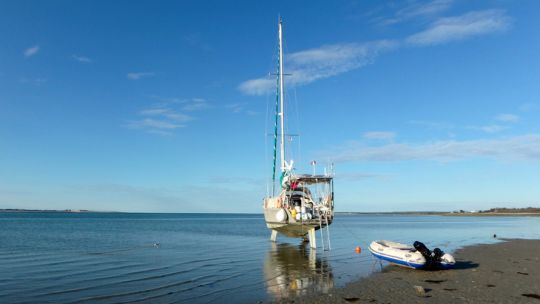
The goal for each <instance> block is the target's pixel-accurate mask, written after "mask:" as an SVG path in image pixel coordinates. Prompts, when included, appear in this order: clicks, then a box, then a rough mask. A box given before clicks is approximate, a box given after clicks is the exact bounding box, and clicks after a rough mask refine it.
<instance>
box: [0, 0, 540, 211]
mask: <svg viewBox="0 0 540 304" xmlns="http://www.w3.org/2000/svg"><path fill="white" fill-rule="evenodd" d="M539 10H540V2H538V1H532V0H531V1H520V2H515V1H502V0H501V1H474V2H472V1H463V0H433V1H396V2H390V1H388V2H381V1H336V2H333V4H332V5H330V6H328V5H326V4H325V3H324V2H322V1H321V2H320V3H319V2H313V1H272V2H270V1H266V2H263V1H235V2H225V1H181V2H180V1H159V2H156V1H113V2H111V1H0V41H2V43H1V45H0V168H1V169H0V208H38V209H66V208H70V209H91V210H115V211H138V212H260V208H261V202H262V198H263V197H264V195H265V194H266V189H267V187H266V180H267V179H268V178H269V177H270V176H271V158H270V152H271V138H269V137H268V136H266V134H267V133H271V132H272V131H271V129H272V123H271V119H272V113H271V112H272V110H271V108H272V107H273V102H274V100H275V96H274V94H275V79H273V78H272V77H269V76H268V74H269V73H274V72H275V66H276V56H277V54H276V48H277V41H276V39H277V19H278V15H281V16H282V17H283V19H284V36H285V43H284V45H285V60H284V61H285V69H286V72H288V73H290V74H292V75H291V76H288V77H287V79H286V86H287V92H286V96H287V113H288V114H289V116H288V119H287V123H288V124H287V125H288V130H287V132H289V133H295V134H296V133H297V134H300V136H299V137H297V138H294V140H293V142H292V146H291V149H290V150H289V152H290V153H291V157H293V158H294V159H295V164H296V168H297V171H298V172H306V171H307V172H311V171H312V168H311V167H310V166H309V163H310V161H311V160H317V163H318V166H317V168H316V170H317V171H318V172H320V173H322V172H323V170H324V167H325V166H328V164H330V163H334V164H335V171H336V182H335V188H336V208H337V210H338V211H393V210H455V209H466V210H474V209H486V208H491V207H496V206H510V207H514V206H515V207H525V206H538V204H539V201H540V187H539V186H538V185H540V173H539V172H540V162H539V160H540V120H539V119H538V117H539V114H540V86H538V84H539V83H540V74H539V73H538V71H540V58H539V56H540V55H539V54H540V41H539V40H538V38H537V37H540V19H538V18H537V16H538V14H537V13H535V12H537V11H539Z"/></svg>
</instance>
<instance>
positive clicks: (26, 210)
mask: <svg viewBox="0 0 540 304" xmlns="http://www.w3.org/2000/svg"><path fill="white" fill-rule="evenodd" d="M0 212H64V213H65V212H70V213H79V212H93V211H90V210H84V209H81V210H75V209H65V210H39V209H0Z"/></svg>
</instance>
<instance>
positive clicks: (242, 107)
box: [224, 102, 259, 116]
mask: <svg viewBox="0 0 540 304" xmlns="http://www.w3.org/2000/svg"><path fill="white" fill-rule="evenodd" d="M247 106H248V104H247V103H245V102H242V103H231V104H228V105H225V106H224V108H225V109H228V110H230V111H231V112H232V113H237V114H246V115H249V116H253V115H257V114H259V112H256V111H253V110H248V109H246V107H247Z"/></svg>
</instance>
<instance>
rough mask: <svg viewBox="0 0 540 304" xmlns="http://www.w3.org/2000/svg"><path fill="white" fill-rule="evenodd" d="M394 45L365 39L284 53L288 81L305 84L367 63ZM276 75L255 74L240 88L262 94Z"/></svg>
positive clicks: (251, 92) (391, 41) (383, 41)
mask: <svg viewBox="0 0 540 304" xmlns="http://www.w3.org/2000/svg"><path fill="white" fill-rule="evenodd" d="M396 46H397V42H396V41H393V40H379V41H372V42H367V43H346V44H333V45H325V46H321V47H319V48H314V49H309V50H305V51H300V52H296V53H292V54H287V55H286V57H285V63H286V64H287V70H286V73H290V74H291V76H289V77H288V78H287V83H288V84H289V85H304V84H308V83H311V82H314V81H316V80H319V79H324V78H328V77H332V76H336V75H339V74H341V73H345V72H348V71H350V70H353V69H357V68H360V67H362V66H365V65H367V64H370V63H372V62H373V61H374V59H375V58H376V57H377V56H378V55H379V54H380V53H381V52H383V51H387V50H390V49H392V48H395V47H396ZM275 84H276V81H275V79H270V78H266V77H265V78H257V79H251V80H247V81H244V82H243V83H241V84H240V86H239V89H240V90H241V91H242V92H243V93H245V94H249V95H262V94H265V93H267V92H270V91H271V90H273V89H274V88H275Z"/></svg>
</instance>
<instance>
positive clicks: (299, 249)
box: [264, 243, 334, 300]
mask: <svg viewBox="0 0 540 304" xmlns="http://www.w3.org/2000/svg"><path fill="white" fill-rule="evenodd" d="M271 245H272V248H271V250H270V251H269V252H268V255H267V257H266V260H265V262H264V277H265V280H266V289H267V291H268V293H269V294H270V295H271V296H272V297H274V299H276V300H279V299H286V298H289V297H294V296H299V295H305V294H311V293H327V292H328V291H329V290H330V289H331V288H332V287H334V278H333V275H332V268H331V267H330V264H329V263H328V260H327V259H326V258H325V257H317V256H316V253H317V252H316V251H315V250H310V249H309V248H308V246H306V244H305V243H304V244H302V245H291V244H276V243H272V244H271Z"/></svg>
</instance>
